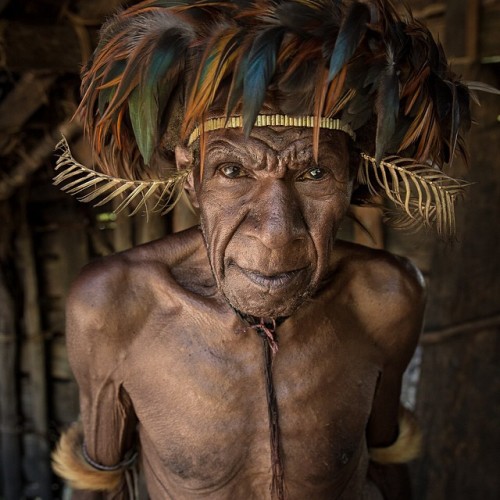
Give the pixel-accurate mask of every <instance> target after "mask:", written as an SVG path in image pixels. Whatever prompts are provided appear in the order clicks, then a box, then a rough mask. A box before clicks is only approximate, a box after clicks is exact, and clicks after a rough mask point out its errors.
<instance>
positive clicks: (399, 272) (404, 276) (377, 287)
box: [336, 241, 425, 301]
mask: <svg viewBox="0 0 500 500" xmlns="http://www.w3.org/2000/svg"><path fill="white" fill-rule="evenodd" d="M336 263H337V266H338V272H339V273H341V275H342V276H343V277H344V279H345V280H346V281H347V282H348V283H349V287H350V289H351V290H352V291H355V292H356V291H357V292H359V293H369V294H372V293H375V294H377V295H380V296H387V295H394V296H400V297H401V299H405V298H408V299H410V300H412V301H413V300H415V299H417V298H418V297H423V296H424V294H425V281H424V278H423V276H422V273H421V272H420V271H419V269H418V268H417V267H416V266H415V265H414V264H413V263H412V262H411V261H410V260H409V259H407V258H405V257H401V256H399V255H395V254H392V253H390V252H387V251H385V250H378V249H373V248H368V247H365V246H363V245H358V244H355V243H349V242H344V241H342V242H339V244H338V246H337V251H336Z"/></svg>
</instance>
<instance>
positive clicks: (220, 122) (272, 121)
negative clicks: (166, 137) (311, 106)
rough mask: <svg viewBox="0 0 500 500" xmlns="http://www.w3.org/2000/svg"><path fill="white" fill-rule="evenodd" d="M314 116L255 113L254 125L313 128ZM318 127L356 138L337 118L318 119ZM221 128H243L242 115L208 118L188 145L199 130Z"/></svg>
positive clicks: (197, 135)
mask: <svg viewBox="0 0 500 500" xmlns="http://www.w3.org/2000/svg"><path fill="white" fill-rule="evenodd" d="M314 121H315V117H314V116H288V115H257V119H256V121H255V124H254V127H301V128H313V127H314ZM319 127H320V128H324V129H328V130H340V131H341V132H345V133H346V134H348V135H349V136H350V137H351V138H352V140H353V141H354V140H356V134H355V133H354V131H353V130H352V128H351V127H350V126H349V125H348V124H347V123H344V122H342V121H341V120H339V119H337V118H325V117H322V118H321V119H320V124H319ZM222 128H243V117H242V116H231V117H229V118H210V119H208V120H206V121H204V122H203V125H202V126H197V127H196V128H195V129H194V130H193V131H192V132H191V135H190V136H189V141H188V145H189V146H190V145H191V144H193V142H194V141H196V139H198V138H199V137H200V134H201V130H202V129H203V131H204V132H212V131H214V130H219V129H222Z"/></svg>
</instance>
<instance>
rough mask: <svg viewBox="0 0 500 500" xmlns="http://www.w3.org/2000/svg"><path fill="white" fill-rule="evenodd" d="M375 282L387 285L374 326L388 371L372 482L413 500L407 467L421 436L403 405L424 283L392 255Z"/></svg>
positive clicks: (371, 436)
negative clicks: (401, 399)
mask: <svg viewBox="0 0 500 500" xmlns="http://www.w3.org/2000/svg"><path fill="white" fill-rule="evenodd" d="M372 278H373V279H375V280H377V281H379V280H380V282H381V283H383V291H382V292H381V293H380V292H379V296H378V299H377V301H380V303H379V304H376V307H375V308H374V309H373V311H372V317H371V325H372V328H373V331H374V340H375V342H376V343H377V344H378V345H379V346H380V348H381V351H382V353H383V356H384V366H383V369H382V372H381V373H380V378H379V381H378V385H377V389H376V392H375V397H374V400H373V404H372V411H371V415H370V420H369V422H368V426H367V443H368V447H369V450H370V458H371V462H370V470H369V478H370V479H371V480H372V481H373V482H374V483H375V484H376V485H377V486H378V488H379V490H380V491H381V492H382V494H383V496H384V498H386V499H388V500H392V499H394V500H396V499H401V498H405V499H406V498H411V490H410V484H409V477H408V472H407V469H406V466H404V465H402V464H404V463H406V462H408V461H410V460H412V459H414V458H416V456H418V453H419V451H420V449H419V445H420V433H419V430H418V426H417V425H416V422H415V420H414V418H413V415H411V413H410V412H409V411H408V410H405V409H404V408H403V407H402V406H401V403H400V396H401V383H402V377H403V373H404V371H405V369H406V367H407V366H408V363H409V362H410V359H411V357H412V355H413V353H414V351H415V348H416V346H417V343H418V339H419V335H420V332H421V329H422V323H423V315H424V307H425V289H424V282H423V278H422V276H421V275H420V273H419V272H418V270H417V269H415V268H414V267H413V266H412V265H411V264H410V263H409V262H408V261H406V260H405V259H400V258H394V257H391V256H388V257H387V260H385V259H384V260H383V261H381V262H380V263H378V265H377V271H376V272H375V273H374V275H373V276H372Z"/></svg>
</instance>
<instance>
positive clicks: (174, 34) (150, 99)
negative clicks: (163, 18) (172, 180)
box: [128, 29, 188, 164]
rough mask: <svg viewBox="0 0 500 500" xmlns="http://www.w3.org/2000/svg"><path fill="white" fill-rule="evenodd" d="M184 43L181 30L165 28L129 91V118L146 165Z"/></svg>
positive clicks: (184, 38)
mask: <svg viewBox="0 0 500 500" xmlns="http://www.w3.org/2000/svg"><path fill="white" fill-rule="evenodd" d="M187 45H188V41H187V39H186V37H185V36H184V31H183V30H180V29H170V30H168V31H166V32H165V33H164V34H163V35H162V36H161V37H160V38H159V39H158V41H157V42H156V45H155V47H154V49H153V50H152V52H151V55H150V57H149V59H148V61H147V70H146V71H145V73H144V74H143V78H142V80H141V83H140V85H139V87H138V88H136V89H135V90H134V91H133V92H132V93H131V94H130V98H129V101H128V104H129V115H130V121H131V123H132V128H133V131H134V135H135V138H136V141H137V146H138V148H139V151H140V153H141V155H142V157H143V159H144V163H146V164H148V163H149V161H150V160H151V156H152V154H153V151H154V147H155V144H156V140H157V138H158V137H157V136H158V125H159V122H160V120H161V116H162V114H163V111H164V109H165V108H166V106H167V104H168V101H169V98H170V96H171V94H172V92H173V90H174V88H175V86H176V85H177V80H178V75H179V71H180V66H179V62H180V61H183V60H184V54H185V51H186V50H187Z"/></svg>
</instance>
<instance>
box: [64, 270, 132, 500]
mask: <svg viewBox="0 0 500 500" xmlns="http://www.w3.org/2000/svg"><path fill="white" fill-rule="evenodd" d="M124 280H126V275H125V274H124V273H123V272H122V270H121V269H120V266H119V265H117V266H113V265H111V266H109V264H108V265H106V267H104V265H103V264H97V265H95V264H94V265H91V266H89V267H87V268H86V269H85V270H84V271H83V272H82V274H81V275H80V276H79V278H78V279H77V281H76V282H75V284H74V285H73V287H72V289H71V291H70V294H69V296H68V300H67V306H66V336H67V347H68V357H69V360H70V364H71V367H72V370H73V373H74V375H75V378H76V380H77V382H78V387H79V391H80V420H81V424H82V428H83V443H84V446H85V449H86V451H87V452H88V456H89V457H90V458H91V460H93V461H95V462H97V463H99V464H101V465H104V466H113V465H115V464H118V463H120V462H121V461H122V460H123V459H124V457H125V455H126V453H127V452H128V451H129V450H130V449H131V448H132V447H133V446H134V439H135V427H136V418H135V414H134V411H133V406H132V402H131V401H130V398H129V396H128V394H127V392H126V390H125V388H124V385H123V376H124V373H125V371H124V367H123V361H124V359H125V350H126V348H127V340H126V338H124V334H126V331H124V330H123V329H122V328H121V325H124V324H126V322H125V321H124V318H123V317H122V314H121V312H122V310H123V308H122V305H121V298H122V297H123V294H124V288H125V287H126V283H125V282H124ZM125 319H126V318H125ZM84 465H85V464H84ZM82 489H83V488H82ZM88 489H90V488H88ZM85 498H87V497H85ZM99 498H100V497H99Z"/></svg>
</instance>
